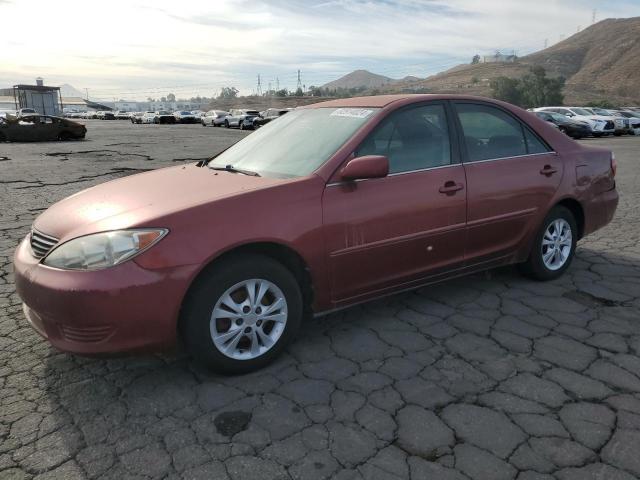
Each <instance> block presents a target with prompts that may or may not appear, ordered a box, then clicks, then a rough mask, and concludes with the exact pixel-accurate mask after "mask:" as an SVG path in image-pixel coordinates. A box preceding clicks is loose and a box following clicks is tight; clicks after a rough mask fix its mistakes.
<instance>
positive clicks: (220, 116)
mask: <svg viewBox="0 0 640 480" xmlns="http://www.w3.org/2000/svg"><path fill="white" fill-rule="evenodd" d="M228 115H229V112H225V111H224V110H209V111H208V112H207V113H205V114H204V115H203V116H202V117H200V123H201V124H202V126H203V127H221V126H222V125H224V119H225V118H227V116H228Z"/></svg>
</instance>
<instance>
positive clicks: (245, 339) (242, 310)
mask: <svg viewBox="0 0 640 480" xmlns="http://www.w3.org/2000/svg"><path fill="white" fill-rule="evenodd" d="M287 317H288V310H287V300H286V298H285V296H284V293H282V290H280V288H279V287H278V286H277V285H275V284H274V283H272V282H270V281H268V280H264V279H257V278H253V279H250V280H245V281H242V282H239V283H236V284H235V285H233V286H232V287H230V288H229V289H227V290H226V291H225V292H224V293H223V294H222V296H221V297H220V298H219V299H218V300H217V302H216V304H215V306H214V308H213V312H212V314H211V320H210V327H209V328H210V332H211V339H212V340H213V344H214V345H215V347H216V348H217V349H218V351H220V353H222V354H223V355H226V356H227V357H230V358H233V359H235V360H252V359H254V358H257V357H259V356H261V355H263V354H265V353H266V352H267V351H268V350H270V349H271V348H272V347H273V346H274V345H275V344H276V343H277V342H278V340H279V339H280V337H281V336H282V333H283V332H284V329H285V326H286V323H287Z"/></svg>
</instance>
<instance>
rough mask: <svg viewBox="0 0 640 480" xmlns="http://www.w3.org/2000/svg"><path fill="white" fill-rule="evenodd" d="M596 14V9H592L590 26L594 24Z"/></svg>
mask: <svg viewBox="0 0 640 480" xmlns="http://www.w3.org/2000/svg"><path fill="white" fill-rule="evenodd" d="M597 14H598V9H597V8H594V9H593V12H591V24H592V25H593V24H594V23H596V15H597Z"/></svg>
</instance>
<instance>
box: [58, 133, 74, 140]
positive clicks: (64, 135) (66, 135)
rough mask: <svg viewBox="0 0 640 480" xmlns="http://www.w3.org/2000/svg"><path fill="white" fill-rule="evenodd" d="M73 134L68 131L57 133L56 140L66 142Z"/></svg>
mask: <svg viewBox="0 0 640 480" xmlns="http://www.w3.org/2000/svg"><path fill="white" fill-rule="evenodd" d="M72 139H73V136H72V135H71V134H70V133H69V132H60V133H59V134H58V140H60V141H62V142H66V141H67V140H72Z"/></svg>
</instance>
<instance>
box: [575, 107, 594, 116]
mask: <svg viewBox="0 0 640 480" xmlns="http://www.w3.org/2000/svg"><path fill="white" fill-rule="evenodd" d="M571 111H572V112H573V113H575V114H576V115H582V116H585V117H589V116H591V115H592V114H591V113H589V112H588V111H587V110H585V109H584V108H572V109H571Z"/></svg>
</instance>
